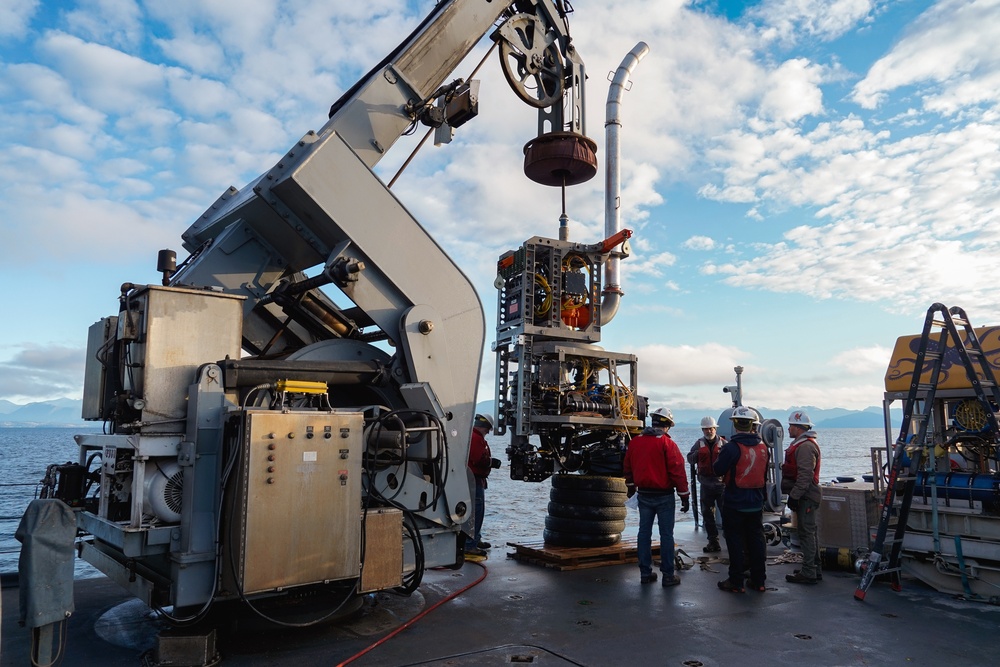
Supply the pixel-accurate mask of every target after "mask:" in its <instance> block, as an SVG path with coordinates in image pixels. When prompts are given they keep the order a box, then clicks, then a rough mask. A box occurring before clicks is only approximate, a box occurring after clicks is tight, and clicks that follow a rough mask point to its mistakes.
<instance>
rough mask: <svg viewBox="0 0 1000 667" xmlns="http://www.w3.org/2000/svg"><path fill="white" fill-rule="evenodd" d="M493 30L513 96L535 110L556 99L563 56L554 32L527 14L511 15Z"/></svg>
mask: <svg viewBox="0 0 1000 667" xmlns="http://www.w3.org/2000/svg"><path fill="white" fill-rule="evenodd" d="M497 32H498V34H499V35H500V39H499V43H500V65H501V67H502V69H503V75H504V77H505V78H506V79H507V83H509V84H510V87H511V89H512V90H513V91H514V92H515V93H516V94H517V96H518V97H520V98H521V99H522V100H524V101H525V102H527V103H528V104H530V105H531V106H533V107H536V108H538V109H544V108H547V107H550V106H552V105H553V104H556V103H557V102H560V101H561V100H562V95H563V58H562V53H561V52H560V51H559V44H558V43H557V42H556V33H555V32H554V31H552V30H548V29H547V28H546V27H545V24H544V23H543V22H542V21H541V19H539V18H538V17H537V16H532V15H530V14H518V15H516V16H514V17H512V18H511V19H510V20H508V21H507V22H506V23H504V24H503V25H502V26H500V29H499V30H498V31H497Z"/></svg>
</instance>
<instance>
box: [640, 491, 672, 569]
mask: <svg viewBox="0 0 1000 667" xmlns="http://www.w3.org/2000/svg"><path fill="white" fill-rule="evenodd" d="M654 518H655V519H656V523H657V524H658V525H659V526H660V572H662V573H663V576H664V577H672V576H673V575H674V494H673V493H664V494H663V495H653V494H649V493H640V494H639V534H638V535H636V540H635V546H636V551H637V552H638V553H637V554H636V555H637V556H638V557H639V573H640V574H642V575H643V576H645V575H649V574H652V573H653V519H654Z"/></svg>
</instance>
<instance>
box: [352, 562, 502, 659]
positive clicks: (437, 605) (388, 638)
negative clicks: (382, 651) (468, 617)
mask: <svg viewBox="0 0 1000 667" xmlns="http://www.w3.org/2000/svg"><path fill="white" fill-rule="evenodd" d="M475 565H478V566H479V567H481V568H483V574H482V576H480V577H479V578H478V579H476V580H475V581H473V582H472V583H470V584H469V585H468V586H465V587H464V588H460V589H458V590H457V591H455V592H454V593H452V594H451V595H449V596H447V597H445V598H442V599H441V600H438V601H437V602H435V603H434V604H432V605H431V606H430V607H428V608H427V609H424V610H423V611H422V612H420V613H419V614H417V615H416V616H414V617H413V618H411V619H410V620H408V621H407V622H406V623H403V624H402V625H401V626H399V627H398V628H396V629H395V630H393V631H392V632H390V633H389V634H387V635H386V636H385V637H382V639H379V640H378V641H377V642H375V643H374V644H372V645H371V646H369V647H367V648H365V649H362V650H361V651H359V652H357V653H355V654H354V655H352V656H351V657H350V658H348V659H347V660H344V661H343V662H341V663H339V664H338V665H337V667H344V665H347V664H350V663H352V662H354V661H355V660H357V659H358V658H360V657H361V656H363V655H364V654H366V653H368V652H369V651H372V650H374V649H375V648H377V647H379V646H381V645H382V644H384V643H385V642H387V641H389V640H390V639H392V638H393V637H395V636H396V635H398V634H399V633H400V632H402V631H403V630H405V629H406V628H408V627H410V626H411V625H413V624H414V623H416V622H417V621H419V620H420V619H421V618H423V617H424V616H426V615H427V614H429V613H431V612H432V611H434V610H435V609H437V608H438V607H440V606H441V605H443V604H444V603H445V602H448V601H449V600H453V599H455V598H457V597H458V596H459V595H461V594H462V593H464V592H465V591H467V590H469V589H470V588H472V587H473V586H475V585H477V584H478V583H479V582H481V581H482V580H483V579H485V578H486V575H487V574H489V570H487V569H486V566H485V565H483V564H482V563H475Z"/></svg>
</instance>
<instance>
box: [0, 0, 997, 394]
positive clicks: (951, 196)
mask: <svg viewBox="0 0 1000 667" xmlns="http://www.w3.org/2000/svg"><path fill="white" fill-rule="evenodd" d="M432 5H433V2H431V1H430V0H423V1H411V2H408V3H401V2H396V1H390V0H372V1H370V2H366V3H357V2H346V1H343V0H292V1H286V2H282V1H279V0H214V1H213V2H204V1H203V0H171V1H170V2H164V1H160V0H146V1H142V0H139V1H137V0H61V1H60V2H55V1H47V2H40V1H38V0H6V1H5V2H4V3H3V6H2V7H0V176H2V178H0V234H2V243H0V281H2V282H0V284H3V285H4V286H6V294H5V297H6V298H5V302H6V303H5V305H6V308H5V310H6V312H7V313H8V317H9V318H10V319H9V320H8V321H7V325H6V326H5V327H3V328H2V330H0V377H2V379H3V382H0V399H7V400H11V401H13V402H16V403H26V402H30V401H36V400H45V399H52V398H57V397H70V398H78V397H79V396H80V393H81V388H82V378H83V362H84V345H85V342H86V332H87V328H88V327H89V326H90V324H92V323H93V322H94V321H96V320H98V319H100V318H101V317H104V316H107V315H111V314H114V313H115V312H116V311H117V296H118V293H119V286H120V285H121V283H123V282H133V283H157V282H158V281H159V275H158V274H157V273H156V271H155V265H156V252H157V250H159V249H160V248H167V247H170V248H174V249H176V250H178V251H179V255H180V256H179V258H178V259H181V258H183V252H182V251H181V244H180V234H181V233H182V232H183V231H184V230H185V229H186V228H187V227H188V226H189V225H190V224H191V223H192V222H193V221H194V220H195V219H196V218H197V217H198V216H199V215H201V213H203V212H204V211H205V210H206V209H207V208H208V207H209V206H210V205H211V204H212V203H213V202H214V201H215V200H216V198H217V197H218V196H219V195H220V194H221V193H222V192H223V191H224V190H225V189H226V188H227V187H228V186H230V185H235V186H236V187H240V188H241V187H242V186H243V185H245V184H246V183H247V182H249V181H250V180H251V179H253V178H254V177H256V176H257V175H258V174H260V173H262V172H263V171H265V170H267V169H268V168H270V167H271V166H272V165H273V164H274V163H275V162H276V161H277V159H278V157H279V156H280V155H281V154H282V153H283V152H284V151H285V150H286V149H287V148H288V147H289V146H291V145H292V144H293V143H294V142H295V141H296V140H297V139H298V138H299V137H300V136H301V135H302V134H304V133H305V132H306V131H308V130H311V129H316V128H318V127H319V126H321V125H322V124H323V122H324V121H325V119H326V113H327V110H328V109H329V106H330V104H331V103H332V102H333V101H334V100H336V99H337V98H338V97H339V96H340V94H341V93H342V92H343V91H344V90H345V89H346V88H348V87H350V85H351V84H353V83H354V81H355V80H356V79H357V77H358V76H359V75H360V74H362V73H363V72H365V71H367V70H368V69H369V68H370V67H371V66H372V65H374V64H375V63H376V62H377V61H378V60H380V59H381V58H382V57H383V56H384V55H385V54H386V53H388V52H389V51H390V49H391V48H392V47H393V46H394V45H395V44H396V43H397V42H399V41H400V40H401V39H402V38H403V37H405V35H406V34H408V32H409V31H410V30H411V29H412V28H413V26H415V25H416V23H417V22H418V21H419V20H420V18H422V17H423V15H424V14H426V13H427V12H428V11H429V9H430V8H431V7H432ZM574 6H575V9H576V11H575V12H574V13H573V15H572V16H571V18H570V23H571V29H572V34H573V37H574V44H575V45H576V48H577V50H578V52H579V53H580V56H581V57H582V59H583V60H584V62H585V63H586V67H587V73H588V75H589V81H588V87H587V117H586V122H587V134H588V135H590V136H591V137H592V138H593V139H594V140H595V141H597V143H598V145H599V149H598V159H599V160H600V161H601V165H602V168H603V164H604V153H603V148H604V127H603V126H604V112H605V100H606V98H607V92H608V81H607V78H606V75H608V74H609V73H611V72H613V71H614V70H615V69H616V68H617V67H618V64H619V63H620V62H621V61H622V58H623V57H624V56H625V55H626V54H627V53H628V52H629V50H630V49H631V48H632V47H633V46H634V45H635V44H636V43H637V42H638V41H640V40H641V41H644V42H646V43H647V44H648V45H649V47H650V51H649V54H648V55H647V56H646V57H645V59H644V60H643V61H642V62H641V63H639V65H638V66H637V67H636V68H635V71H634V74H633V85H632V87H631V90H629V92H627V93H626V94H625V97H624V100H623V106H622V113H623V118H622V135H621V139H622V151H623V154H622V183H623V189H622V223H623V225H624V226H626V227H629V228H631V229H633V230H634V231H635V236H634V237H633V243H632V246H633V250H634V253H633V256H632V257H630V258H629V259H627V260H625V261H624V262H623V265H622V281H623V287H624V289H625V297H624V300H623V304H622V309H621V311H620V312H619V314H618V316H617V317H616V319H615V320H614V322H612V323H611V324H609V325H608V326H606V327H605V328H604V329H603V335H604V341H603V344H604V346H605V347H606V348H608V349H611V350H615V351H621V352H632V353H635V354H637V355H638V356H639V358H640V371H639V375H640V389H641V391H642V393H644V394H645V395H648V396H649V397H650V400H651V402H652V403H653V404H654V406H658V405H664V404H666V405H669V406H671V407H677V408H682V407H683V408H696V407H697V408H700V407H704V408H713V409H715V408H719V407H725V406H726V405H727V402H728V398H727V396H726V395H725V394H723V393H722V392H721V387H722V386H723V385H725V384H731V383H732V381H733V373H732V369H733V367H734V366H736V365H742V366H744V367H745V368H746V373H745V375H744V382H745V390H746V398H747V400H748V402H750V403H751V404H756V405H759V406H763V407H771V408H781V407H784V406H789V405H817V406H820V407H827V408H832V407H845V408H863V407H866V406H869V405H875V404H878V403H879V402H880V400H881V397H882V391H883V388H882V377H883V374H884V372H885V366H886V363H887V361H888V355H889V352H890V350H891V348H892V345H893V343H894V341H895V339H896V337H897V336H900V335H904V334H911V333H917V332H918V331H919V328H920V326H921V325H922V322H923V315H924V313H925V312H926V310H927V308H928V306H929V305H930V304H931V303H933V302H935V301H940V302H942V303H945V304H946V305H948V306H952V305H958V306H962V307H964V308H965V309H966V311H967V312H968V313H969V315H970V317H971V318H972V319H973V322H974V323H975V324H977V325H986V324H996V323H998V322H1000V306H998V304H997V300H996V299H995V298H994V289H993V287H992V284H991V282H992V281H991V280H990V276H992V275H993V273H994V271H993V270H994V264H995V258H996V257H997V255H998V253H997V250H998V245H1000V219H998V218H1000V183H998V181H1000V50H998V49H997V48H996V44H998V43H1000V0H979V1H963V2H958V1H954V0H945V1H942V2H930V1H923V0H763V1H761V2H746V3H740V2H722V1H711V0H701V1H699V0H695V1H690V2H681V1H678V0H619V1H618V2H615V3H594V2H577V3H574ZM488 46H489V43H488V40H486V41H484V42H483V43H482V44H480V46H479V47H478V48H477V49H476V51H475V52H474V53H473V54H472V55H471V56H470V58H469V62H467V63H465V64H464V65H463V66H462V67H461V68H459V70H458V71H456V73H455V76H467V74H468V72H469V71H470V70H471V69H472V67H473V66H474V64H475V63H476V62H478V60H479V59H480V58H481V57H482V55H483V53H484V52H485V50H486V49H487V48H488ZM479 78H481V80H482V88H481V91H480V115H479V117H478V118H476V119H475V120H474V121H472V122H470V123H468V124H466V125H465V126H463V127H462V128H461V129H460V130H459V131H458V132H457V135H456V140H455V141H454V142H452V143H451V144H450V145H448V146H443V147H437V148H435V147H433V146H430V145H428V146H425V147H424V148H423V149H422V150H421V152H420V153H418V154H417V156H416V158H415V159H414V160H413V162H412V163H411V164H410V165H409V166H408V167H407V169H406V170H405V171H404V172H403V174H402V175H401V176H400V178H399V180H398V181H397V182H396V183H395V185H394V186H393V192H394V193H395V194H396V196H397V197H399V198H400V200H401V201H403V202H404V203H405V204H406V205H407V207H408V208H409V210H410V211H411V212H412V213H413V214H414V215H415V216H416V218H417V219H418V220H420V221H421V223H422V224H423V225H424V226H425V227H426V228H427V229H428V230H429V231H430V232H431V234H432V235H433V236H434V237H435V238H436V239H437V240H438V242H439V243H440V244H441V245H442V246H443V247H444V248H445V249H446V250H447V251H448V252H449V254H451V255H452V256H453V257H454V258H455V260H456V261H457V262H458V264H459V265H460V266H461V267H462V268H463V270H464V271H465V272H466V273H467V274H468V275H469V276H470V278H471V279H472V280H473V282H474V283H475V285H476V286H477V288H478V290H479V294H480V297H481V300H482V302H483V306H484V310H485V311H486V318H487V338H488V341H489V339H491V338H492V330H493V325H494V318H493V312H494V310H495V301H496V296H495V292H494V290H493V287H492V283H493V278H494V267H495V261H496V258H497V257H498V256H499V255H500V254H501V253H502V252H504V251H506V250H508V249H511V248H514V247H516V246H518V245H520V244H521V243H522V242H523V241H524V240H525V239H527V238H529V237H531V236H534V235H542V236H552V237H555V236H557V233H558V217H559V214H560V197H559V192H558V190H556V189H552V188H546V187H543V186H540V185H536V184H534V183H531V182H530V181H528V180H527V179H526V178H525V177H524V176H523V173H522V170H521V158H522V153H521V147H522V146H523V144H524V143H525V142H526V141H527V140H528V139H530V138H531V137H532V136H533V134H534V131H535V125H536V118H535V114H534V111H533V110H532V109H530V108H529V107H527V106H526V105H524V104H523V103H521V102H520V101H519V100H517V98H516V97H515V96H514V95H513V94H512V93H511V91H510V90H509V88H508V87H507V85H506V83H505V82H504V80H503V77H502V75H501V74H500V69H499V65H498V63H497V62H496V60H494V59H492V58H491V60H490V61H489V62H488V63H487V65H486V66H485V67H483V69H482V70H481V72H480V75H479ZM419 134H420V133H418V137H419ZM418 137H414V138H407V139H404V140H401V141H400V142H398V143H397V145H396V146H395V147H394V148H393V149H392V151H391V152H390V154H389V155H388V156H387V157H386V158H385V159H383V160H382V162H381V163H380V164H379V166H378V173H379V174H380V176H382V178H383V180H384V181H386V182H388V181H389V180H390V179H391V178H392V177H393V176H394V175H395V174H396V171H397V170H398V169H399V167H400V165H401V164H402V163H403V161H404V160H405V159H406V157H407V156H408V155H409V153H410V151H411V150H412V148H413V147H414V145H415V142H416V139H417V138H418ZM429 143H430V142H429ZM603 197H604V194H603V177H602V176H601V175H599V176H598V177H597V178H594V179H593V180H592V181H590V182H589V183H587V184H584V185H580V186H576V187H573V188H571V189H569V191H568V192H567V212H568V213H569V216H570V219H571V223H570V229H571V238H572V239H573V240H577V241H581V242H593V241H597V240H599V239H601V238H602V237H603V228H604V220H603V215H604V207H603ZM492 391H493V361H492V357H491V356H490V354H489V347H488V343H487V349H486V350H485V356H484V365H483V372H482V384H481V389H480V395H479V400H487V399H490V398H492Z"/></svg>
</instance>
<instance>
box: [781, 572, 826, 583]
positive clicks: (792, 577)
mask: <svg viewBox="0 0 1000 667" xmlns="http://www.w3.org/2000/svg"><path fill="white" fill-rule="evenodd" d="M785 581H787V582H788V583H790V584H809V585H814V584H816V583H818V582H817V580H816V579H813V578H811V577H807V576H805V575H803V574H802V572H796V573H795V574H786V575H785Z"/></svg>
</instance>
